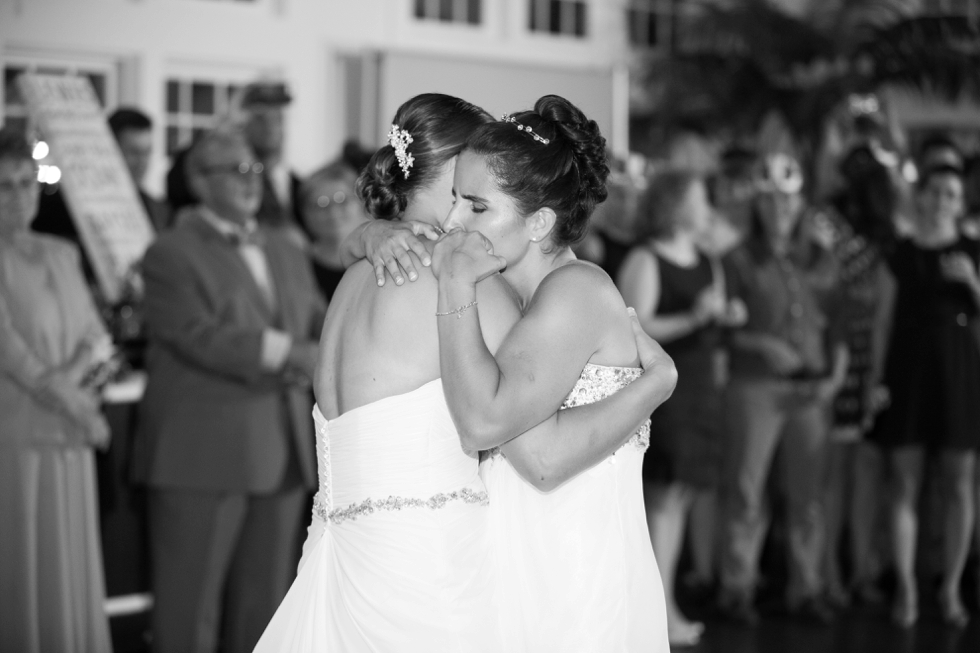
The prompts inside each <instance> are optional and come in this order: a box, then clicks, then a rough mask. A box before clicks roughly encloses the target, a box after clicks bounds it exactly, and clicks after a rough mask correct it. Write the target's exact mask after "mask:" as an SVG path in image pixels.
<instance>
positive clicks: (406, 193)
mask: <svg viewBox="0 0 980 653" xmlns="http://www.w3.org/2000/svg"><path fill="white" fill-rule="evenodd" d="M491 120H493V118H492V117H491V116H490V114H489V113H487V112H486V111H484V110H483V109H481V108H480V107H478V106H476V105H474V104H470V103H469V102H466V101H465V100H461V99H459V98H457V97H453V96H451V95H443V94H442V93H423V94H422V95H416V96H415V97H413V98H412V99H410V100H408V101H407V102H405V103H404V104H402V105H401V106H400V107H398V111H396V112H395V118H394V120H393V124H394V125H396V126H397V127H398V128H399V129H401V130H404V131H406V132H408V134H409V135H410V136H411V138H412V142H411V143H410V144H409V145H408V148H407V153H408V155H411V157H412V159H413V162H412V166H411V167H410V168H409V169H408V175H407V176H406V174H405V171H403V170H402V169H401V167H400V166H399V162H398V158H397V157H396V156H395V149H394V148H393V147H392V146H391V144H390V143H389V144H385V145H384V146H383V147H382V148H381V149H379V150H378V151H377V152H375V153H374V156H372V157H371V160H370V161H369V162H368V164H367V167H366V168H364V170H363V171H362V172H361V176H360V177H358V179H357V196H358V197H360V198H361V201H363V202H364V206H365V208H366V209H367V212H368V213H369V214H371V215H372V216H374V217H375V218H378V219H381V220H394V219H395V218H397V217H398V216H399V215H401V214H402V212H403V211H404V210H405V207H407V206H408V202H409V201H410V200H411V198H412V197H413V196H414V195H415V193H416V192H417V191H419V190H422V189H424V188H426V187H427V186H429V185H430V184H431V183H432V181H433V179H435V177H436V176H437V175H438V174H439V168H441V167H442V166H443V165H445V164H446V163H447V162H449V161H450V160H451V159H452V158H453V157H454V156H456V155H457V154H459V152H460V150H462V149H463V145H464V144H465V142H466V139H467V138H468V137H469V135H470V134H472V133H473V130H474V129H476V128H477V127H479V126H480V125H482V124H484V123H487V122H489V121H491Z"/></svg>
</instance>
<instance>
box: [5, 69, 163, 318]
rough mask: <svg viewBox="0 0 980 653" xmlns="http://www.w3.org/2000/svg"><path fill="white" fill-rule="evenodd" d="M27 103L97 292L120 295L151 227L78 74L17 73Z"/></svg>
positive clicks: (91, 94) (86, 84) (91, 93)
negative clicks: (57, 171) (58, 171)
mask: <svg viewBox="0 0 980 653" xmlns="http://www.w3.org/2000/svg"><path fill="white" fill-rule="evenodd" d="M18 84H19V86H20V91H21V94H22V96H23V98H24V101H25V103H26V105H27V110H28V112H29V113H30V114H31V116H32V117H33V118H34V120H35V121H36V123H37V126H38V127H39V128H40V130H41V132H42V133H43V134H44V138H45V140H46V141H47V143H48V145H49V147H50V149H51V157H52V158H53V160H54V161H55V162H56V163H57V165H58V167H59V168H60V169H61V189H62V192H63V193H64V197H65V202H66V203H67V204H68V209H69V211H70V213H71V216H72V219H73V220H74V221H75V227H76V228H77V229H78V233H79V235H80V236H81V239H82V245H83V246H84V247H85V250H86V252H87V254H88V256H89V259H90V260H91V261H92V266H93V268H94V269H95V276H96V279H97V280H98V283H99V288H100V290H101V291H102V293H103V296H104V297H105V299H106V300H107V301H109V302H110V303H112V302H116V301H118V300H119V299H120V297H121V296H122V294H123V291H124V289H125V287H126V283H127V280H128V279H130V277H131V276H132V275H134V274H135V267H136V265H137V264H138V263H139V261H140V259H142V258H143V253H144V252H145V251H146V248H147V246H149V244H150V241H152V240H153V235H154V234H153V227H152V225H151V224H150V220H149V218H148V217H147V215H146V210H145V209H144V208H143V204H142V202H141V201H140V199H139V195H138V194H137V191H136V185H135V184H134V183H133V180H132V178H131V177H130V175H129V171H128V170H127V168H126V164H125V163H124V162H123V159H122V154H120V152H119V148H118V146H117V145H116V141H115V140H114V139H113V137H112V134H111V133H110V131H109V127H108V125H107V124H106V120H105V116H104V115H103V113H102V109H101V107H100V106H99V101H98V98H97V96H96V94H95V90H94V89H93V88H92V84H91V82H90V81H89V80H88V78H86V77H79V76H72V75H39V74H33V73H24V74H22V75H20V76H19V77H18Z"/></svg>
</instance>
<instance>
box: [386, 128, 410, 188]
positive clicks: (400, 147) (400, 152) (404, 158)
mask: <svg viewBox="0 0 980 653" xmlns="http://www.w3.org/2000/svg"><path fill="white" fill-rule="evenodd" d="M413 140H414V139H413V138H412V135H411V134H409V133H408V130H407V129H401V128H399V127H398V125H392V126H391V130H390V131H389V132H388V145H390V146H391V147H392V148H394V150H395V158H396V159H398V167H400V168H401V169H402V174H404V175H405V179H408V169H409V168H411V167H412V165H413V164H414V163H415V157H414V156H412V155H411V154H409V153H408V146H409V145H411V144H412V141H413Z"/></svg>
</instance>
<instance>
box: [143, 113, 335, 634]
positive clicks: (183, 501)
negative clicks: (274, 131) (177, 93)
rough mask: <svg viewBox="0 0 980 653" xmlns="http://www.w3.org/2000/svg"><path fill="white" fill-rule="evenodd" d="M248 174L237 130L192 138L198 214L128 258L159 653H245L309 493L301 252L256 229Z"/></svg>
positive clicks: (278, 586) (306, 287)
mask: <svg viewBox="0 0 980 653" xmlns="http://www.w3.org/2000/svg"><path fill="white" fill-rule="evenodd" d="M261 174H262V164H261V163H260V162H259V161H258V159H257V158H256V156H255V155H254V154H253V152H252V150H251V149H250V148H249V146H248V145H247V143H246V141H245V140H244V138H243V137H242V136H241V135H240V134H238V133H236V132H211V133H208V134H206V135H205V136H204V137H202V138H201V139H200V140H199V141H198V142H197V143H196V144H195V145H194V147H193V148H192V150H191V152H190V154H189V155H188V161H187V176H188V180H189V182H190V184H191V186H192V188H193V190H194V192H195V194H196V196H197V197H199V198H201V202H200V204H199V205H197V206H195V207H192V208H190V209H185V214H184V217H183V218H182V219H181V221H180V223H179V224H178V225H177V226H176V227H175V228H174V229H172V230H169V231H167V232H164V233H163V234H161V235H160V236H159V237H158V239H157V240H156V241H155V242H154V243H153V245H151V246H150V248H149V250H148V251H147V254H146V257H145V259H144V262H143V275H144V280H145V283H146V322H147V327H148V332H149V341H150V347H149V352H148V356H147V373H148V377H149V379H148V383H147V389H146V395H145V397H144V400H143V404H142V406H141V413H140V425H139V430H138V433H137V438H136V442H135V445H134V452H133V462H134V476H135V478H136V480H138V481H142V482H144V483H146V484H147V485H148V486H149V490H150V492H149V496H150V500H149V518H150V535H151V553H152V556H151V559H152V580H153V591H154V596H155V605H154V614H153V648H154V651H156V652H158V653H166V652H169V651H175V652H176V651H180V652H182V653H183V652H186V651H201V652H211V651H215V650H216V649H217V647H218V642H219V641H221V643H222V650H223V651H225V652H227V653H233V652H238V651H242V652H248V651H251V650H252V648H253V646H254V645H255V642H256V641H258V638H259V636H260V635H261V633H262V630H263V628H264V627H265V625H266V623H267V622H268V620H269V619H270V618H271V617H272V615H273V614H274V612H275V609H276V607H277V606H278V604H279V602H280V601H281V600H282V598H283V597H284V596H285V593H286V590H287V589H288V587H289V583H290V581H291V580H292V577H293V575H294V574H295V564H296V554H297V552H298V549H299V537H300V535H301V530H302V522H303V521H304V520H305V519H306V518H307V515H304V514H303V510H304V507H305V505H306V497H307V496H308V495H307V492H308V491H310V490H312V489H314V488H315V485H316V461H315V454H314V436H313V430H312V421H311V419H310V414H311V411H312V400H311V392H310V386H309V381H310V379H312V375H313V369H314V366H315V363H316V354H317V346H316V338H317V337H318V335H319V331H320V327H321V325H322V321H323V316H324V312H325V310H324V309H325V307H324V305H323V303H322V300H321V299H320V298H319V295H318V294H317V291H316V288H315V283H314V280H313V278H312V274H311V272H310V268H309V264H308V262H307V259H306V257H305V256H304V255H303V253H302V252H301V251H300V250H298V249H297V248H296V247H295V245H294V244H293V243H291V242H290V240H289V239H288V238H287V237H286V236H285V235H284V234H283V233H282V231H281V230H279V229H274V228H273V229H270V228H265V227H262V226H261V225H259V223H258V221H257V220H256V212H257V210H258V207H259V204H260V202H261V199H262V182H261V178H260V177H261ZM222 624H223V625H224V628H223V629H222V627H221V626H222Z"/></svg>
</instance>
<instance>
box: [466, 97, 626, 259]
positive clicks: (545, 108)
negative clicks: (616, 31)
mask: <svg viewBox="0 0 980 653" xmlns="http://www.w3.org/2000/svg"><path fill="white" fill-rule="evenodd" d="M509 118H510V119H511V120H512V121H507V120H504V121H499V122H493V123H490V124H487V125H483V126H482V127H480V128H479V129H477V130H476V132H475V133H474V134H473V136H471V137H470V140H469V141H468V142H467V144H466V149H467V150H468V151H471V152H473V153H474V154H479V155H481V156H484V157H486V160H487V166H488V168H489V170H490V174H491V175H492V176H493V178H494V181H495V182H496V184H497V187H498V188H499V189H500V190H501V191H502V192H504V193H506V194H507V195H509V196H510V197H511V198H512V199H513V200H514V201H515V202H516V204H517V208H518V210H519V211H520V212H521V214H522V215H525V216H529V215H531V214H532V213H534V212H535V211H537V210H538V209H541V208H545V207H547V208H550V209H552V210H553V211H554V212H555V215H556V216H557V220H556V222H555V227H554V229H552V231H551V236H550V237H551V241H552V243H553V244H554V245H555V246H556V247H558V248H562V247H568V246H570V245H573V244H575V243H577V242H579V241H580V240H582V238H584V237H585V234H586V232H587V231H588V226H589V218H590V217H591V215H592V211H593V210H595V207H596V205H597V204H599V203H601V202H603V201H604V200H605V199H606V195H607V192H606V177H608V176H609V166H608V165H607V163H606V139H605V138H603V136H602V134H601V133H599V126H598V125H597V124H596V122H595V121H594V120H589V118H587V117H586V116H585V114H584V113H582V112H581V111H580V110H579V109H578V107H576V106H575V105H573V104H572V103H571V102H569V101H568V100H566V99H565V98H562V97H559V96H557V95H546V96H544V97H542V98H541V99H539V100H538V101H537V102H536V103H535V104H534V109H533V110H532V111H521V112H519V113H515V114H513V115H512V116H510V117H509ZM513 121H516V122H513ZM528 128H530V131H525V130H527V129H528ZM545 140H546V141H547V142H544V141H545Z"/></svg>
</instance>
